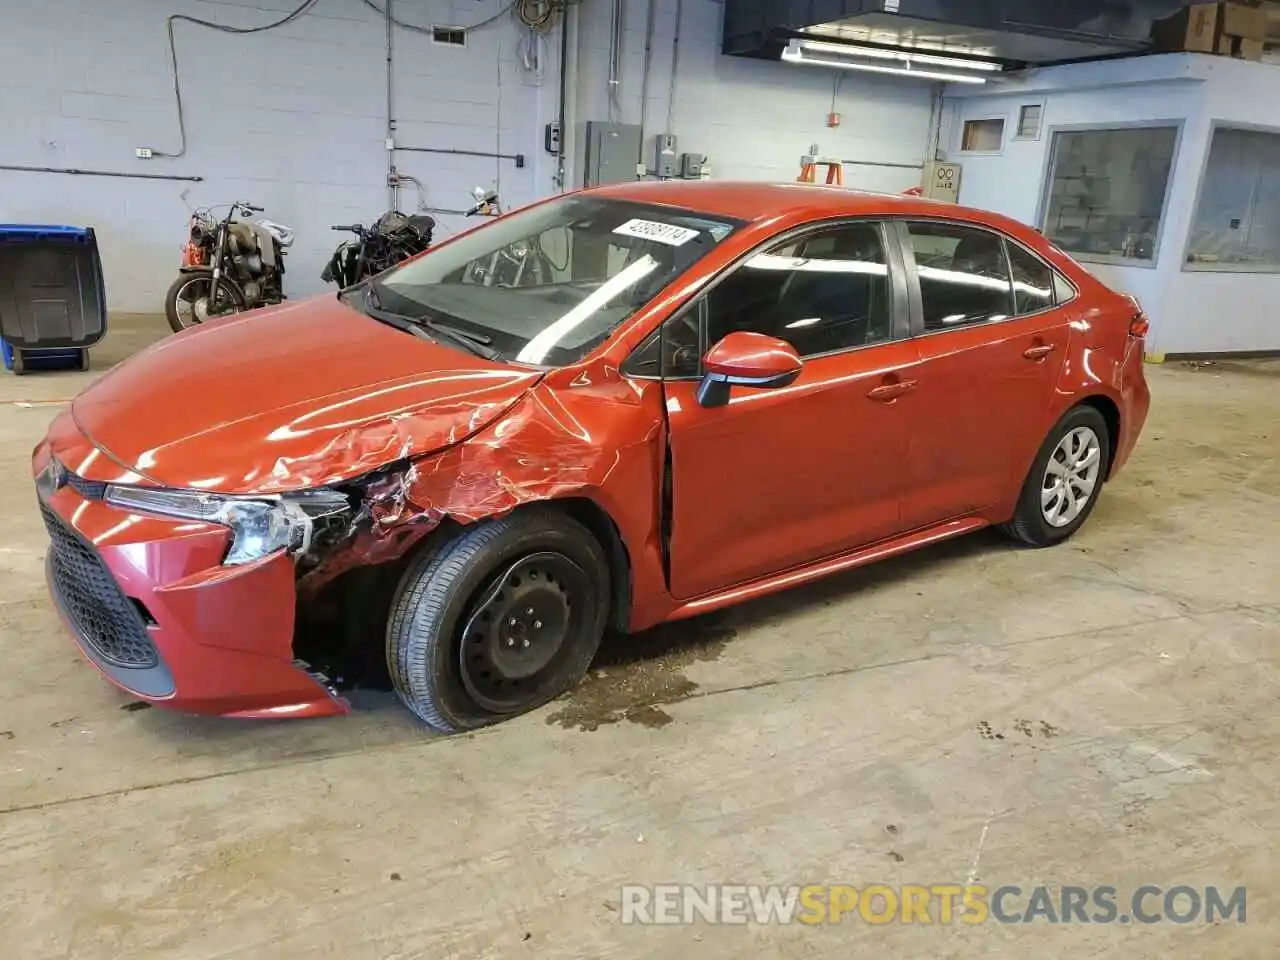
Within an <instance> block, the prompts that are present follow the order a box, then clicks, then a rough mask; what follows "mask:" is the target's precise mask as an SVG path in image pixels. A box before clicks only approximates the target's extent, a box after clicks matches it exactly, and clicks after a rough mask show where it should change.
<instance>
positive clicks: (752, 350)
mask: <svg viewBox="0 0 1280 960" xmlns="http://www.w3.org/2000/svg"><path fill="white" fill-rule="evenodd" d="M702 366H703V370H704V371H705V373H704V374H703V377H702V382H701V383H700V384H698V403H699V404H701V405H702V406H704V407H723V406H724V405H725V404H726V403H728V402H729V388H730V387H732V386H739V387H753V388H755V389H757V390H772V389H776V388H777V387H786V386H790V385H791V384H792V383H794V382H795V379H796V377H798V376H800V368H801V367H802V366H803V363H802V361H801V360H800V355H799V354H798V353H796V349H795V347H793V346H791V344H789V343H787V342H786V341H785V340H779V339H778V338H777V337H767V336H765V335H764V334H763V333H747V332H745V331H738V332H736V333H730V334H728V335H727V336H725V338H724V339H723V340H721V341H720V342H719V343H717V344H716V345H715V346H714V347H712V348H711V349H710V350H708V351H707V355H706V356H705V357H703V358H702Z"/></svg>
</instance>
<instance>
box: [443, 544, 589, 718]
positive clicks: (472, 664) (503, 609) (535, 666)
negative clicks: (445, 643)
mask: <svg viewBox="0 0 1280 960" xmlns="http://www.w3.org/2000/svg"><path fill="white" fill-rule="evenodd" d="M600 602H601V600H600V598H599V597H596V596H593V594H592V590H591V582H590V579H589V578H588V577H587V575H586V573H585V571H583V569H582V568H581V567H579V566H578V565H577V564H576V563H574V562H573V561H572V560H570V559H569V558H568V557H566V556H565V555H564V554H562V553H533V554H529V555H528V556H526V557H522V558H521V559H519V560H517V561H516V562H515V563H513V564H511V566H509V567H508V568H507V569H506V570H505V571H504V572H503V573H501V574H500V575H499V576H498V577H496V578H495V580H494V583H493V585H492V586H491V587H489V589H488V590H486V591H485V592H484V593H483V595H482V596H481V599H480V601H479V603H478V605H477V607H476V610H475V612H474V613H473V614H472V615H471V617H470V619H468V620H467V622H466V623H465V624H464V625H463V628H462V642H461V643H460V644H459V647H458V651H459V669H460V672H461V677H462V683H463V686H465V687H466V690H467V693H469V694H470V695H471V699H473V700H474V701H475V702H476V703H477V704H478V705H479V706H481V707H483V708H484V709H485V710H489V711H491V712H493V713H497V714H502V713H518V712H520V711H521V709H522V707H523V706H524V704H526V703H528V702H540V701H541V699H542V697H543V695H544V694H545V693H546V690H547V687H548V684H551V685H554V683H555V679H556V677H557V676H558V674H559V672H560V671H559V668H560V666H561V665H562V663H563V661H564V659H565V654H566V653H567V652H569V651H572V650H573V649H574V647H575V646H576V645H578V644H577V643H575V641H580V640H581V637H582V634H583V633H584V631H590V630H591V629H593V626H594V624H595V621H596V619H597V617H596V608H597V607H598V606H599V604H600Z"/></svg>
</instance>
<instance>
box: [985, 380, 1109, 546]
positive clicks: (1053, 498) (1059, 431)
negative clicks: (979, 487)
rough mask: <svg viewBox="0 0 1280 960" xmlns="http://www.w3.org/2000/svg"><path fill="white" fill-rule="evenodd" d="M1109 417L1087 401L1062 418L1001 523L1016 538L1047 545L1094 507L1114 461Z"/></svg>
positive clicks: (1062, 536) (1064, 534)
mask: <svg viewBox="0 0 1280 960" xmlns="http://www.w3.org/2000/svg"><path fill="white" fill-rule="evenodd" d="M1110 458H1111V440H1110V431H1109V430H1108V429H1107V421H1106V419H1105V418H1104V417H1103V416H1102V414H1101V413H1099V412H1098V411H1097V409H1096V408H1094V407H1092V406H1089V405H1087V404H1082V405H1080V406H1077V407H1073V408H1072V409H1070V410H1068V411H1067V413H1066V414H1065V415H1064V416H1063V417H1062V419H1061V420H1059V421H1058V422H1057V424H1056V425H1055V426H1054V428H1053V429H1052V430H1050V431H1049V436H1048V437H1047V438H1046V439H1045V442H1044V445H1043V446H1042V447H1041V448H1040V452H1039V454H1038V455H1037V456H1036V461H1035V463H1034V464H1032V466H1031V472H1030V473H1029V474H1028V475H1027V479H1026V482H1025V483H1024V484H1023V486H1022V493H1021V495H1020V496H1019V498H1018V509H1017V512H1015V513H1014V515H1013V519H1012V520H1010V521H1009V522H1008V523H1006V524H1004V525H1003V526H1002V527H1001V529H1002V530H1003V531H1004V532H1005V533H1007V534H1008V535H1009V536H1010V537H1012V538H1013V539H1015V540H1019V541H1021V542H1022V543H1025V544H1028V545H1030V546H1033V547H1047V546H1051V545H1052V544H1055V543H1059V542H1060V541H1062V540H1065V539H1067V537H1069V536H1071V535H1072V534H1073V533H1075V532H1076V531H1077V530H1079V529H1080V527H1081V526H1082V525H1083V524H1084V522H1085V520H1086V519H1088V517H1089V514H1090V513H1092V512H1093V508H1094V506H1095V505H1096V504H1097V502H1098V495H1099V494H1100V493H1101V492H1102V483H1103V480H1105V479H1106V476H1107V468H1108V467H1109V466H1110Z"/></svg>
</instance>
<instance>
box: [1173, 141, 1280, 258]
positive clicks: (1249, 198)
mask: <svg viewBox="0 0 1280 960" xmlns="http://www.w3.org/2000/svg"><path fill="white" fill-rule="evenodd" d="M1187 267H1188V269H1192V270H1242V271H1258V272H1275V271H1280V133H1265V132H1261V131H1257V130H1233V129H1229V128H1225V127H1220V128H1218V129H1216V130H1214V132H1213V141H1212V144H1211V146H1210V148H1209V164H1208V166H1207V167H1206V168H1205V172H1204V179H1203V181H1201V184H1200V197H1199V200H1198V201H1197V203H1196V214H1195V220H1194V221H1193V223H1192V227H1191V241H1190V243H1189V244H1188V246H1187Z"/></svg>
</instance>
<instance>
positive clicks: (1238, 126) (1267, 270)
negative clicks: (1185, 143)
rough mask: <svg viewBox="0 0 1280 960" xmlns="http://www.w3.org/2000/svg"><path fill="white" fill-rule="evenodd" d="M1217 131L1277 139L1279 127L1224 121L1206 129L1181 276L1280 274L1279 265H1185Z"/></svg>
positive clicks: (1208, 263)
mask: <svg viewBox="0 0 1280 960" xmlns="http://www.w3.org/2000/svg"><path fill="white" fill-rule="evenodd" d="M1219 130H1240V131H1243V132H1245V133H1265V134H1269V135H1271V136H1274V137H1277V138H1280V127H1268V126H1263V125H1261V124H1253V123H1235V122H1230V121H1223V120H1214V121H1213V123H1211V124H1210V126H1209V137H1208V141H1207V143H1206V144H1205V148H1204V157H1203V158H1202V159H1201V161H1200V175H1199V176H1198V177H1197V178H1196V194H1195V197H1194V199H1193V200H1192V201H1191V222H1190V223H1189V224H1188V225H1187V240H1186V244H1185V246H1184V247H1183V249H1182V271H1183V272H1184V273H1256V274H1267V275H1271V274H1277V273H1280V262H1277V263H1274V264H1271V265H1264V264H1256V263H1212V262H1204V263H1188V262H1187V256H1188V255H1189V254H1190V253H1191V237H1192V233H1193V232H1194V230H1195V225H1196V215H1197V214H1198V213H1199V211H1200V200H1201V195H1202V194H1203V193H1204V188H1205V178H1206V177H1207V176H1208V173H1209V158H1210V157H1211V156H1212V155H1213V138H1214V136H1215V135H1216V134H1217V132H1218V131H1219Z"/></svg>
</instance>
